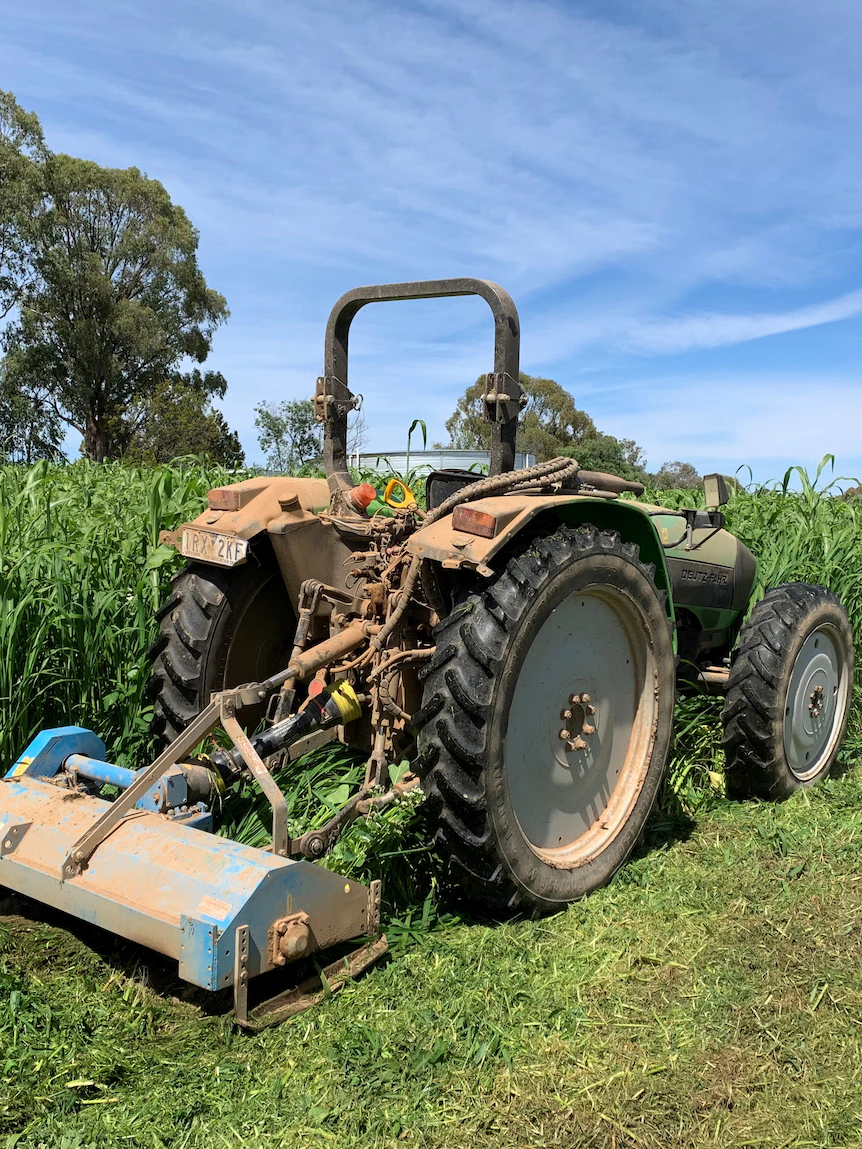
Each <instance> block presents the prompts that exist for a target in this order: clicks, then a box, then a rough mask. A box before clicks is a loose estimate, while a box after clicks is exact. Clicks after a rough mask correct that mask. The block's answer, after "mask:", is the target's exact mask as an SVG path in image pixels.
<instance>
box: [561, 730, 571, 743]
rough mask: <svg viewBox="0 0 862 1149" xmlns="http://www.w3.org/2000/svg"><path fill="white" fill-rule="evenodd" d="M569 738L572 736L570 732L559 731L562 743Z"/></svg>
mask: <svg viewBox="0 0 862 1149" xmlns="http://www.w3.org/2000/svg"><path fill="white" fill-rule="evenodd" d="M571 736H572V732H571V731H570V730H561V731H560V738H562V740H563V741H564V742H567V741H568V740H569V739H570V738H571Z"/></svg>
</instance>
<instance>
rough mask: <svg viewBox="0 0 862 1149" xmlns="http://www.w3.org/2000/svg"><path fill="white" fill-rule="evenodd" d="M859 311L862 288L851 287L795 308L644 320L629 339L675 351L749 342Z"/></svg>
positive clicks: (649, 347) (655, 348)
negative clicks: (822, 300) (819, 301)
mask: <svg viewBox="0 0 862 1149" xmlns="http://www.w3.org/2000/svg"><path fill="white" fill-rule="evenodd" d="M859 315H862V291H851V292H848V293H847V294H846V295H842V296H840V297H839V298H838V299H831V300H829V301H827V302H826V303H815V304H810V305H808V306H806V307H797V308H796V309H795V310H792V311H784V312H774V313H770V312H765V313H761V314H750V315H723V314H721V313H713V314H700V315H683V316H679V317H677V318H670V319H663V320H658V321H654V322H651V323H643V324H640V325H638V326H635V327H633V328H632V330H631V331H630V332H629V335H628V340H629V343H630V345H631V346H632V347H633V348H635V349H637V350H643V351H650V352H653V353H667V354H676V353H678V352H680V351H691V350H694V349H701V348H705V347H721V346H723V345H725V344H735V343H747V342H749V340H751V339H763V338H764V337H765V336H767V335H781V334H783V333H784V332H786V331H801V330H803V329H804V328H806V327H820V326H822V325H823V324H824V323H838V322H839V321H840V320H842V319H855V318H856V317H857V316H859Z"/></svg>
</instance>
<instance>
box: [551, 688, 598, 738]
mask: <svg viewBox="0 0 862 1149" xmlns="http://www.w3.org/2000/svg"><path fill="white" fill-rule="evenodd" d="M595 715H596V708H595V706H594V705H593V703H592V700H591V698H590V695H589V694H572V695H570V697H569V704H568V706H567V707H566V709H565V710H563V711H562V712H561V717H562V719H563V721H564V722H565V724H566V725H565V727H564V728H563V729H562V730H561V731H560V740H561V741H562V742H564V743H565V745H566V749H567V750H568V751H574V750H586V749H587V743H586V741H585V739H586V738H589V737H590V736H591V735H593V734H595V732H596V723H595V721H594V719H595Z"/></svg>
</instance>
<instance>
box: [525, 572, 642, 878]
mask: <svg viewBox="0 0 862 1149" xmlns="http://www.w3.org/2000/svg"><path fill="white" fill-rule="evenodd" d="M654 682H655V662H654V658H653V654H652V650H651V647H650V643H649V638H648V633H647V630H646V625H645V621H644V619H643V618H642V617H641V615H640V612H639V611H638V610H637V608H636V607H635V605H634V604H633V602H632V601H631V599H629V598H628V597H627V596H625V595H623V594H622V593H621V592H620V591H618V590H616V589H615V588H611V587H607V586H602V587H589V588H586V589H584V590H582V591H578V592H576V593H575V594H573V595H571V596H570V597H569V598H567V599H565V600H564V601H563V602H561V603H560V604H559V605H558V606H557V607H555V609H554V610H552V611H551V613H550V614H549V615H548V617H547V618H546V619H545V621H544V622H543V623H542V625H541V626H540V628H539V630H538V632H537V633H536V635H535V637H534V639H533V642H532V644H531V646H530V648H529V650H528V651H527V654H526V657H525V658H524V661H523V663H522V665H521V668H520V671H519V673H518V678H517V682H516V684H515V689H514V693H513V696H512V702H511V706H510V709H509V719H508V732H507V736H506V745H505V761H506V774H507V780H508V786H509V797H510V801H511V803H512V807H513V810H514V812H515V816H516V817H517V819H518V823H519V825H520V827H521V832H522V833H523V835H524V838H525V839H526V841H527V843H528V844H529V846H530V848H531V849H532V850H533V852H534V853H535V854H537V855H538V856H539V857H540V858H542V860H543V861H546V862H549V863H550V864H552V865H556V866H559V867H562V868H572V867H574V866H578V865H583V864H584V863H586V862H588V861H590V860H591V858H593V857H595V856H596V855H597V854H598V853H600V852H601V851H602V850H603V849H605V848H606V847H607V846H608V845H609V844H610V842H611V841H612V840H613V839H614V838H615V837H616V836H617V834H618V833H619V831H620V830H621V829H622V827H623V826H624V825H625V823H626V822H627V821H628V819H629V816H630V814H631V811H632V808H633V807H634V805H635V803H636V801H637V799H638V796H639V794H640V791H641V788H642V786H643V782H644V779H645V777H646V774H647V770H648V768H649V763H650V759H651V757H652V750H653V745H654V741H655V718H656V714H657V707H658V702H657V699H656V694H655V689H654ZM567 712H568V714H569V715H570V717H566V714H567ZM566 733H567V734H568V735H569V737H568V738H566V737H564V734H566Z"/></svg>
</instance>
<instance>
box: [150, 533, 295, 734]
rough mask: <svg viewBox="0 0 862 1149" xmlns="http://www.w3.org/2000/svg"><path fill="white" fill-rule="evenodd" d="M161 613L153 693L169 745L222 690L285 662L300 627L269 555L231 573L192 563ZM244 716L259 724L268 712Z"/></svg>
mask: <svg viewBox="0 0 862 1149" xmlns="http://www.w3.org/2000/svg"><path fill="white" fill-rule="evenodd" d="M156 617H157V619H158V622H159V631H160V633H159V637H158V638H157V639H156V641H155V642H154V643H153V645H152V646H151V647H150V651H149V658H150V662H151V664H152V673H151V678H150V683H149V696H150V698H151V699H152V701H153V723H152V729H153V732H154V733H155V734H156V735H157V736H158V739H159V742H160V744H161V745H166V744H167V743H169V742H171V741H172V740H173V739H174V738H176V736H177V735H178V734H179V733H180V732H181V731H182V730H183V729H185V727H186V726H188V724H189V723H190V722H191V721H192V719H193V718H194V717H195V716H196V715H197V714H199V713H200V712H201V710H203V708H204V707H205V706H206V705H207V703H208V702H209V699H210V695H211V694H212V693H213V692H214V691H216V690H222V689H224V688H225V687H227V686H239V685H241V684H242V683H244V682H257V681H260V679H262V678H267V677H268V676H269V675H270V674H274V673H276V672H277V671H278V670H281V669H282V668H283V667H285V666H286V665H287V663H288V661H289V659H290V652H291V648H292V642H293V636H294V632H295V629H296V619H295V615H294V612H293V609H292V607H291V604H290V600H289V598H288V594H287V590H286V589H285V585H284V581H283V579H282V577H281V574H280V572H279V569H278V565H277V564H276V562H275V559H274V558H273V557H272V556H269V555H267V554H266V553H265V552H264V554H263V556H262V557H259V556H258V555H255V554H254V553H252V555H251V556H250V557H249V561H248V562H247V563H245V564H244V565H243V566H239V567H233V568H231V569H227V570H222V569H220V568H218V567H212V566H207V565H205V564H203V563H190V564H189V565H188V566H187V567H185V568H184V569H183V570H181V571H180V572H179V573H178V574H176V575H175V576H174V578H173V580H172V584H171V595H170V597H169V598H168V600H167V602H166V603H165V604H164V605H163V606H162V607H161V608H160V610H159V611H158V614H157V615H156ZM240 717H241V719H242V721H243V724H244V725H246V726H252V725H254V724H256V723H257V722H258V721H260V719H261V718H262V717H263V714H262V712H261V713H257V711H256V710H253V709H247V710H245V711H243V713H242V714H241V715H240Z"/></svg>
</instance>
